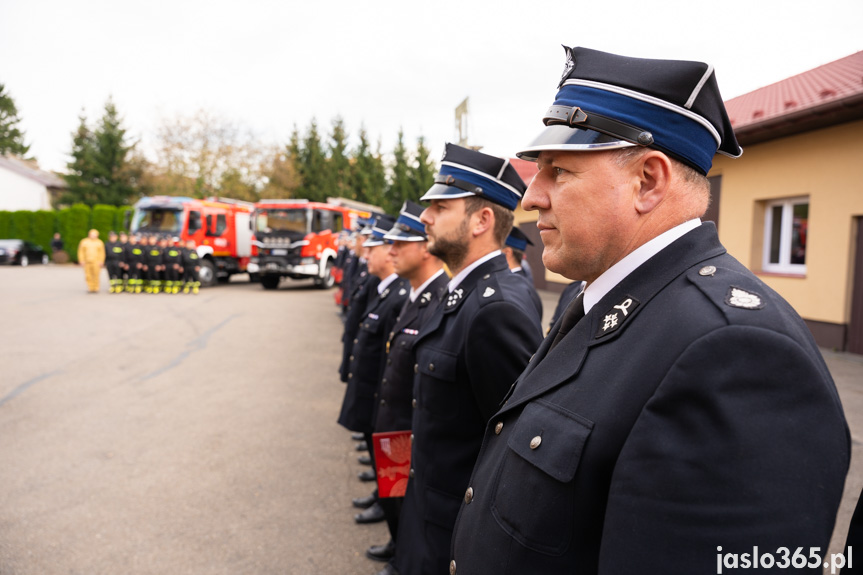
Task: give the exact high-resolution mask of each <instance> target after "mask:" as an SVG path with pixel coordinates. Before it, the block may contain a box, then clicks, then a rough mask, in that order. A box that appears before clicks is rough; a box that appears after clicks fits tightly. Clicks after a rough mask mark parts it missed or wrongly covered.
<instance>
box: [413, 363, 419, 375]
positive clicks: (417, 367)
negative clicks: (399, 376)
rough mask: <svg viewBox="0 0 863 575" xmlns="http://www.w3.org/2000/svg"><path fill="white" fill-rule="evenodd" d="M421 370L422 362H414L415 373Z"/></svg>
mask: <svg viewBox="0 0 863 575" xmlns="http://www.w3.org/2000/svg"><path fill="white" fill-rule="evenodd" d="M419 371H420V364H418V363H415V364H414V373H419Z"/></svg>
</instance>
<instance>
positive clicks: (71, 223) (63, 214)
mask: <svg viewBox="0 0 863 575" xmlns="http://www.w3.org/2000/svg"><path fill="white" fill-rule="evenodd" d="M89 231H90V207H89V206H88V205H87V204H75V205H73V206H72V207H71V208H67V209H65V210H62V211H60V234H61V235H62V236H63V242H65V244H66V253H68V254H69V260H70V261H73V262H76V263H77V262H78V244H79V243H80V242H81V240H83V239H84V238H86V237H87V232H89Z"/></svg>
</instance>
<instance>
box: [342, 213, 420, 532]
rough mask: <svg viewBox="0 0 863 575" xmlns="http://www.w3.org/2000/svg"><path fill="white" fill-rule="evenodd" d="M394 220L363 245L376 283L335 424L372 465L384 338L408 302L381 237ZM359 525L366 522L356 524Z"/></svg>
mask: <svg viewBox="0 0 863 575" xmlns="http://www.w3.org/2000/svg"><path fill="white" fill-rule="evenodd" d="M393 223H395V222H394V220H393V218H392V217H390V216H386V215H384V216H379V217H378V218H376V220H375V225H374V228H373V229H372V235H371V236H368V238H369V239H368V240H366V241H365V242H364V243H363V247H364V248H366V249H367V250H368V251H367V255H366V259H367V265H368V273H369V274H370V275H372V276H374V277H376V278H377V279H378V280H380V281H378V282H377V284H376V286H375V287H374V290H373V292H370V294H369V296H370V297H369V298H368V303H367V305H366V308H365V311H364V312H363V314H362V316H361V319H360V323H359V327H358V330H357V333H356V337H355V338H354V340H353V345H352V346H351V352H350V355H349V356H348V358H347V372H348V373H347V388H346V389H345V396H344V400H343V401H342V408H341V413H340V414H339V419H338V422H339V424H341V425H342V426H343V427H345V428H347V429H349V430H350V431H356V432H360V433H362V434H363V436H364V439H365V441H366V444H367V445H368V446H369V456H370V457H371V458H372V462H374V455H373V450H372V449H371V446H372V433H373V432H374V420H375V410H376V407H377V395H378V388H379V387H380V382H381V374H382V372H383V368H384V360H385V353H384V350H385V347H386V341H387V337H388V335H389V333H390V331H391V330H392V328H393V326H394V325H395V322H396V318H397V317H398V313H399V311H400V310H401V308H402V306H403V305H404V302H405V301H406V300H407V298H408V292H409V290H410V284H409V283H408V281H407V280H405V279H402V278H399V277H398V276H397V275H396V273H395V271H394V270H393V264H392V261H391V260H390V257H389V245H387V243H386V242H385V241H384V239H383V236H384V234H385V233H386V232H388V231H389V230H390V228H391V227H392V225H393ZM366 512H368V513H367V514H374V515H375V516H378V515H379V516H380V519H383V510H382V509H381V508H380V506H379V505H378V504H377V503H374V504H373V505H372V506H371V507H370V508H369V509H367V510H366V511H364V512H363V513H366ZM358 522H361V523H362V522H368V521H362V520H359V521H358Z"/></svg>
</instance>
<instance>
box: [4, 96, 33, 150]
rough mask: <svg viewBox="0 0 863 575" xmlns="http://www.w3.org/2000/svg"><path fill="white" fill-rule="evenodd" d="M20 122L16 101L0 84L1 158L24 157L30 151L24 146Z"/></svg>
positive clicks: (28, 147)
mask: <svg viewBox="0 0 863 575" xmlns="http://www.w3.org/2000/svg"><path fill="white" fill-rule="evenodd" d="M20 121H21V119H20V118H19V117H18V108H17V107H16V106H15V100H13V99H12V96H10V95H9V93H8V92H6V86H4V85H3V84H0V156H2V155H4V154H11V155H13V156H21V157H24V156H25V155H26V154H27V152H29V151H30V146H28V145H25V144H24V133H23V132H22V131H21V130H20V129H18V122H20Z"/></svg>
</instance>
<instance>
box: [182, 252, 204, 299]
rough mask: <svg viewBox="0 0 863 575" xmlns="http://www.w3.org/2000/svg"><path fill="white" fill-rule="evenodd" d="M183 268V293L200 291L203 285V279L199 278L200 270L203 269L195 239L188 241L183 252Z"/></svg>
mask: <svg viewBox="0 0 863 575" xmlns="http://www.w3.org/2000/svg"><path fill="white" fill-rule="evenodd" d="M181 264H182V270H183V293H189V290H191V291H192V293H198V288H200V287H201V280H200V279H198V272H199V271H201V260H200V258H199V257H198V252H197V250H195V240H189V241H187V242H186V249H184V250H183V253H182V259H181Z"/></svg>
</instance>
